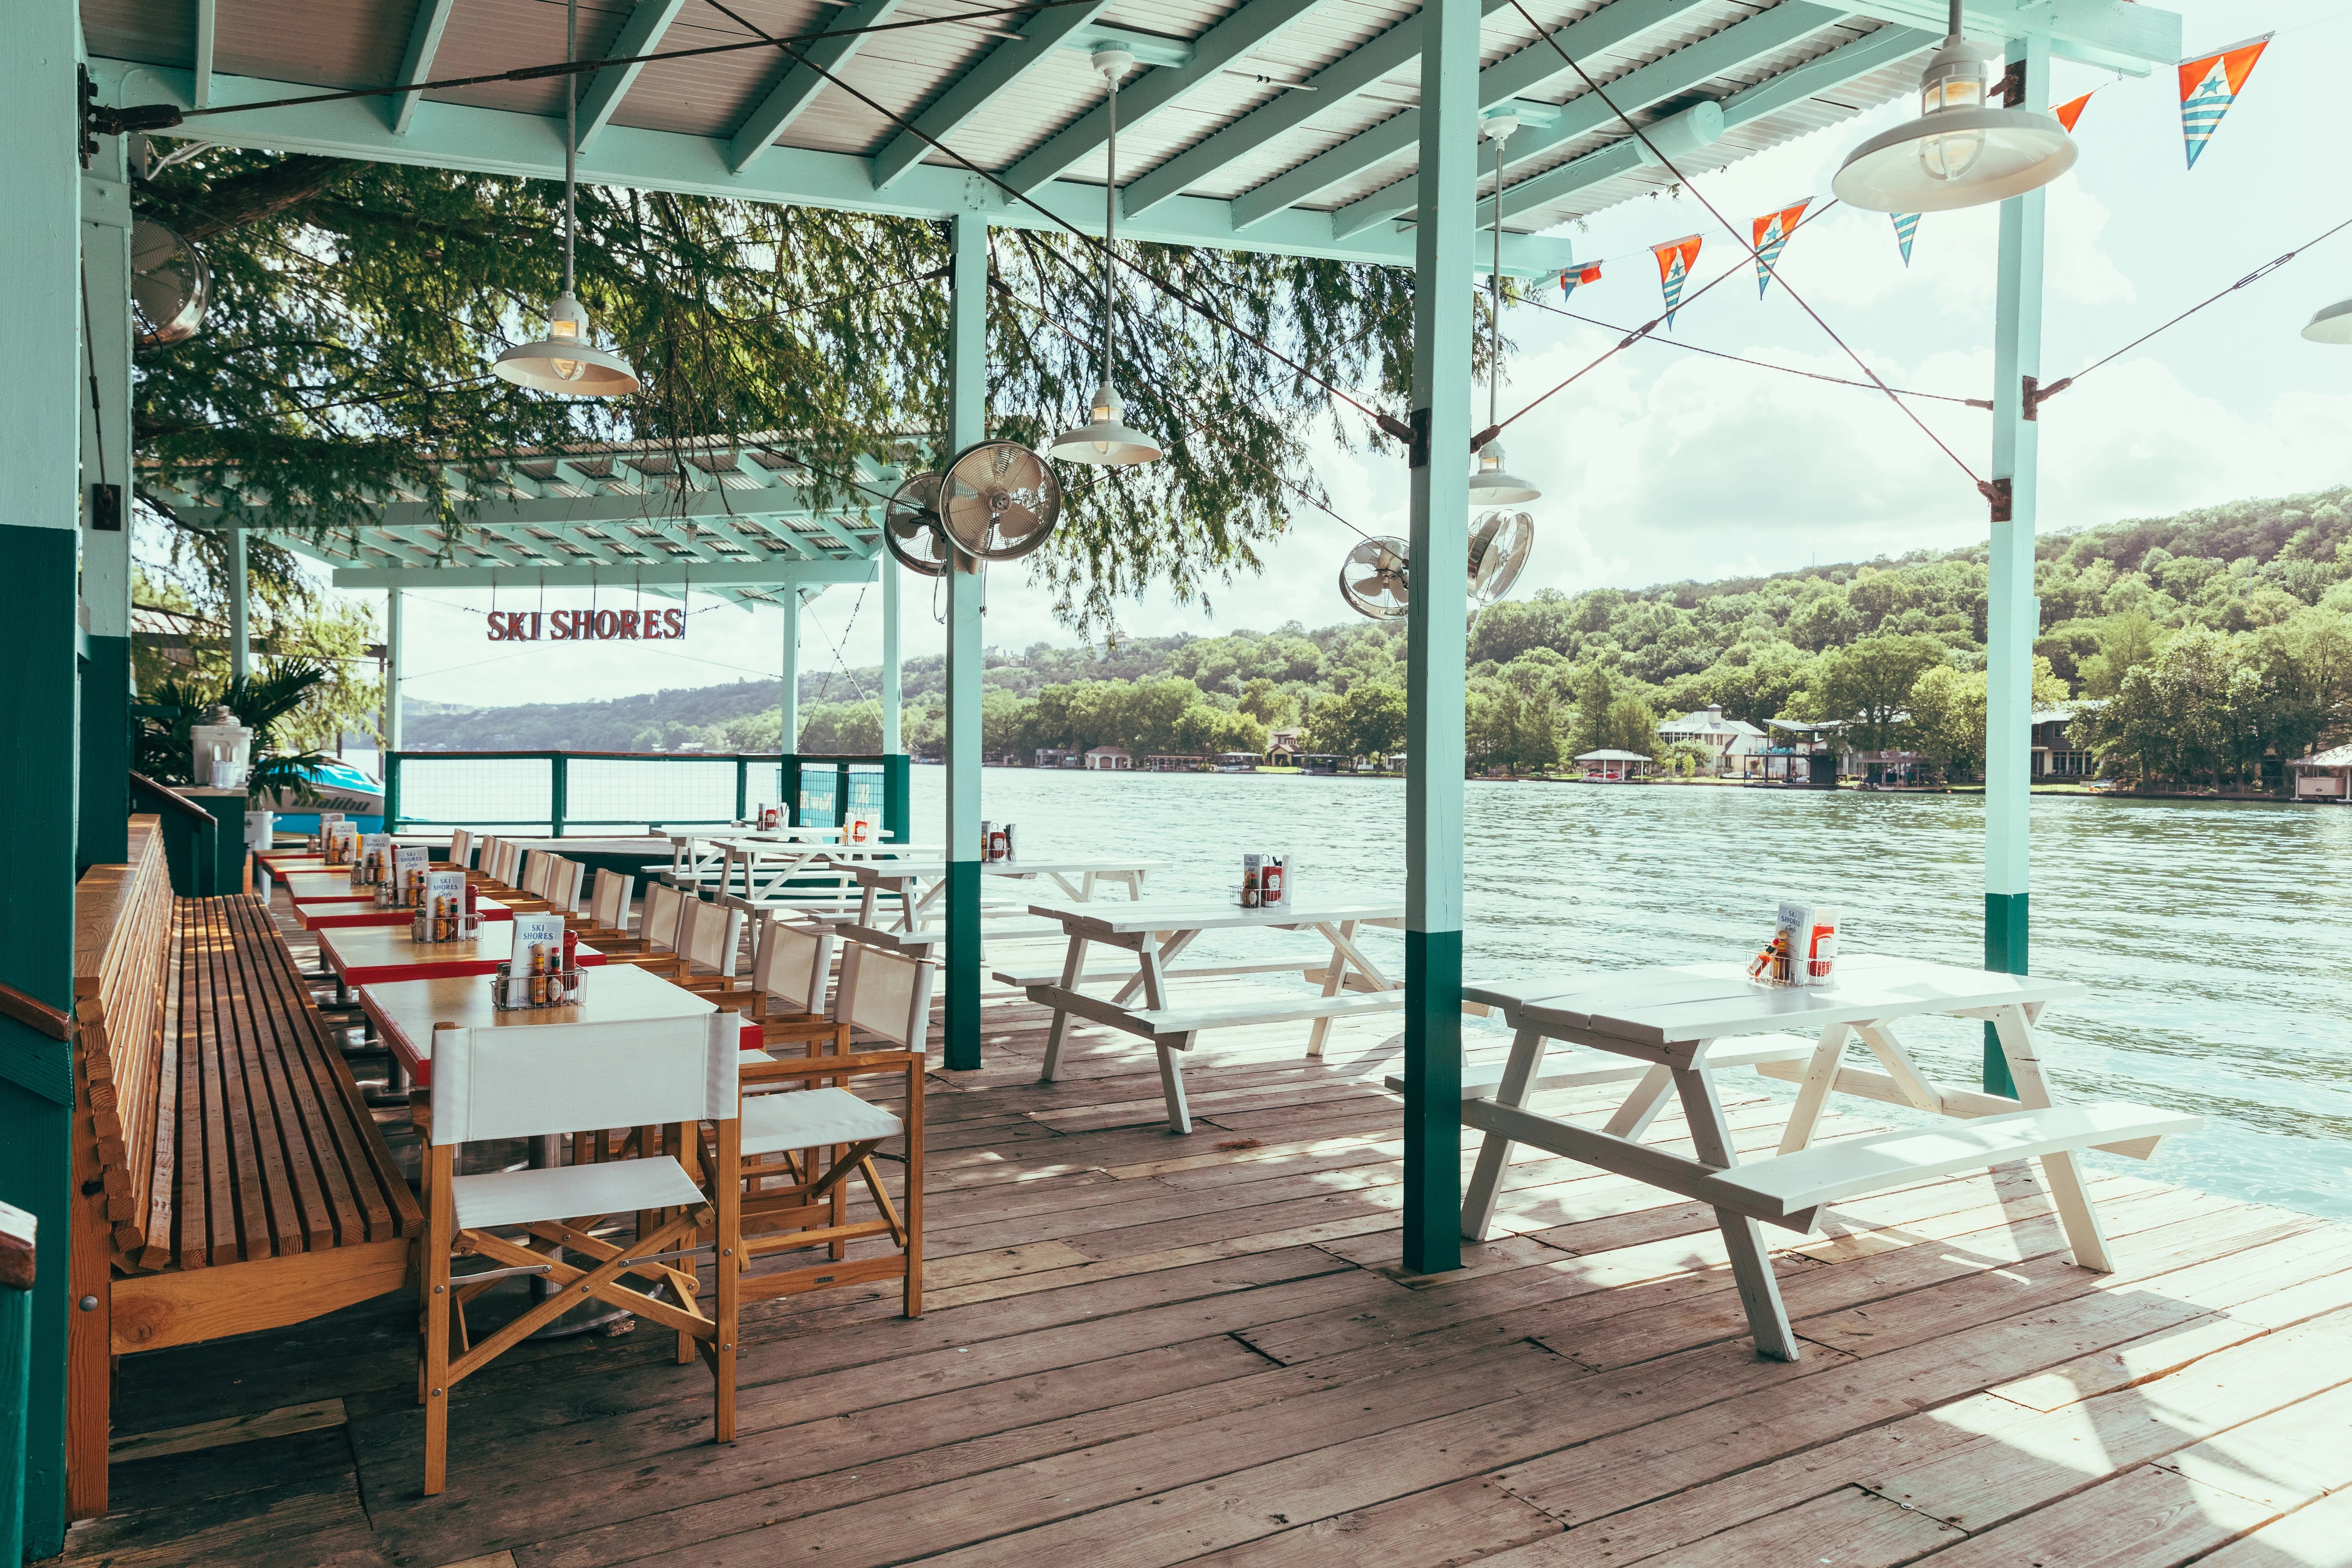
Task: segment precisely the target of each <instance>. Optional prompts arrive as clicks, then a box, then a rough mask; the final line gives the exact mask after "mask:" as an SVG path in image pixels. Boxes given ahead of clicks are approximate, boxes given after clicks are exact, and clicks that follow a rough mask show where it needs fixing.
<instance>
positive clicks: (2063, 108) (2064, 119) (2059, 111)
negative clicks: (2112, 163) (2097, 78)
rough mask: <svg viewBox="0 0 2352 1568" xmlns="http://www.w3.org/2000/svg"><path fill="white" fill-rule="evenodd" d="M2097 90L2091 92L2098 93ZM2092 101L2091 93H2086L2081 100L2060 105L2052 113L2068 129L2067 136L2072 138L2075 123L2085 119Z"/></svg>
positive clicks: (2077, 99)
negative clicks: (2085, 111)
mask: <svg viewBox="0 0 2352 1568" xmlns="http://www.w3.org/2000/svg"><path fill="white" fill-rule="evenodd" d="M2097 90H2098V89H2096V88H2093V89H2091V92H2096V91H2097ZM2090 101H2091V93H2090V92H2086V93H2084V95H2083V96H2082V97H2080V98H2076V99H2070V100H2067V101H2066V102H2064V103H2062V104H2060V105H2059V106H2058V107H2057V108H2055V109H2053V110H2051V111H2050V112H2051V113H2053V114H2054V115H2056V116H2057V117H2058V123H2059V124H2061V125H2063V126H2064V127H2065V128H2066V134H2067V135H2069V136H2072V135H2073V134H2074V121H2077V120H2080V119H2082V118H2083V110H2084V106H2085V105H2086V104H2088V103H2089V102H2090Z"/></svg>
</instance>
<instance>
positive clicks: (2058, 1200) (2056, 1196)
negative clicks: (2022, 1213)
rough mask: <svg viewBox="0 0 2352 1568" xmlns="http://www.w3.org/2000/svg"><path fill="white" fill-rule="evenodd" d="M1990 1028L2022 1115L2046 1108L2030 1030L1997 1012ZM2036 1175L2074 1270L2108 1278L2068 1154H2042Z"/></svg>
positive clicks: (2108, 1260) (2016, 1014)
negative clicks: (2063, 1235)
mask: <svg viewBox="0 0 2352 1568" xmlns="http://www.w3.org/2000/svg"><path fill="white" fill-rule="evenodd" d="M1992 1026H1993V1032H1994V1034H1996V1035H1997V1036H1999V1037H2000V1054H2001V1055H2002V1056H2003V1057H2005V1058H2008V1060H2009V1080H2010V1082H2011V1083H2013V1084H2015V1085H2016V1086H2017V1103H2018V1104H2020V1105H2021V1106H2023V1107H2024V1108H2025V1109H2026V1110H2044V1109H2046V1108H2047V1107H2048V1106H2049V1104H2050V1086H2049V1084H2047V1083H2046V1082H2044V1081H2043V1079H2042V1060H2041V1058H2039V1057H2037V1056H2036V1055H2035V1054H2034V1051H2033V1030H2032V1026H2030V1025H2028V1024H2027V1023H2026V1021H2025V1014H2024V1011H2023V1010H2022V1009H2021V1008H2018V1007H2014V1006H2010V1007H2003V1008H2002V1009H2001V1010H2000V1012H1998V1013H1996V1014H1994V1015H1993V1019H1992ZM2042 1177H2043V1179H2044V1180H2046V1181H2048V1182H2049V1184H2050V1201H2051V1202H2052V1203H2053V1205H2056V1207H2057V1210H2058V1223H2059V1225H2060V1226H2063V1228H2064V1230H2065V1232H2066V1246H2067V1248H2068V1250H2070V1251H2071V1252H2073V1253H2074V1262H2075V1264H2076V1266H2077V1267H2079V1268H2088V1269H2090V1270H2092V1271H2093V1272H2094V1273H2098V1274H2112V1273H2114V1272H2115V1271H2116V1260H2115V1256H2114V1254H2113V1253H2111V1252H2110V1251H2109V1250H2108V1249H2107V1236H2106V1231H2105V1228H2104V1227H2102V1226H2100V1224H2099V1214H2098V1211H2097V1210H2096V1209H2095V1208H2093V1207H2092V1206H2091V1194H2090V1191H2089V1189H2088V1188H2087V1187H2086V1186H2085V1185H2084V1182H2083V1167H2082V1165H2081V1163H2079V1161H2078V1160H2077V1159H2076V1158H2075V1156H2074V1154H2072V1153H2058V1154H2044V1155H2042Z"/></svg>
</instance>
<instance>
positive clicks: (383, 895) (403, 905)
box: [375, 844, 431, 910]
mask: <svg viewBox="0 0 2352 1568" xmlns="http://www.w3.org/2000/svg"><path fill="white" fill-rule="evenodd" d="M430 858H431V857H430V851H428V850H427V849H426V848H425V846H423V845H422V844H403V845H399V846H396V847H394V849H393V851H392V875H391V876H389V877H387V878H385V879H383V881H382V882H381V883H379V884H378V885H377V887H376V890H375V901H376V905H377V907H378V908H380V909H387V910H413V909H415V908H417V907H418V906H419V904H420V903H421V902H422V901H423V900H424V897H425V887H424V879H425V865H426V864H427V862H428V860H429V859H430Z"/></svg>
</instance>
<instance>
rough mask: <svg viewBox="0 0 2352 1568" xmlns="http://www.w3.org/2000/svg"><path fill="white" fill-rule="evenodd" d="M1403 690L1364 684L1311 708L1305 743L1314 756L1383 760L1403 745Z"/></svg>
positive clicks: (1378, 683) (1380, 682)
mask: <svg viewBox="0 0 2352 1568" xmlns="http://www.w3.org/2000/svg"><path fill="white" fill-rule="evenodd" d="M1404 721H1405V697H1404V688H1403V687H1402V686H1396V685H1391V684H1390V683H1389V682H1387V681H1384V680H1368V681H1362V682H1360V683H1358V684H1356V685H1354V686H1351V687H1349V689H1347V690H1346V691H1344V692H1342V693H1340V694H1339V696H1337V697H1333V698H1331V699H1329V700H1327V701H1323V702H1318V703H1317V704H1316V705H1315V713H1314V717H1313V719H1312V720H1311V721H1310V728H1309V729H1308V731H1307V739H1308V741H1309V742H1310V743H1311V744H1312V746H1313V747H1314V749H1315V750H1316V751H1318V752H1330V753H1332V754H1334V755H1336V756H1342V757H1385V756H1387V755H1388V754H1389V753H1390V752H1394V751H1397V750H1399V749H1401V748H1402V746H1403V745H1404Z"/></svg>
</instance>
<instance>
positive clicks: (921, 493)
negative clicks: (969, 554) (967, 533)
mask: <svg viewBox="0 0 2352 1568" xmlns="http://www.w3.org/2000/svg"><path fill="white" fill-rule="evenodd" d="M882 547H883V548H884V549H886V550H887V551H888V552H890V554H891V556H892V557H893V558H894V559H895V560H896V561H897V562H898V564H899V565H901V566H904V567H905V568H906V569H907V570H908V571H909V572H919V573H921V574H923V575H924V576H926V577H944V576H945V575H947V570H948V536H947V535H946V534H945V533H942V532H941V531H940V476H939V475H937V474H917V475H916V476H915V477H914V478H912V479H908V481H907V482H906V483H905V484H903V485H900V486H899V487H898V493H897V494H896V495H894V496H892V497H891V498H890V505H889V507H888V508H887V510H884V512H883V514H882Z"/></svg>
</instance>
